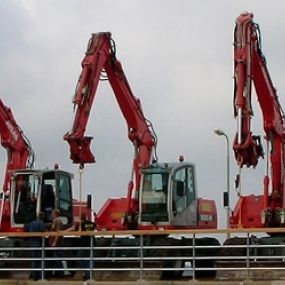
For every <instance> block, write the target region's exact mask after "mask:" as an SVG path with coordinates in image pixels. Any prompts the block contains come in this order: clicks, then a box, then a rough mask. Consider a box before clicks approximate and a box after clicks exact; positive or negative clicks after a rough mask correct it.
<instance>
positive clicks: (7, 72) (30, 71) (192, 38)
mask: <svg viewBox="0 0 285 285" xmlns="http://www.w3.org/2000/svg"><path fill="white" fill-rule="evenodd" d="M243 11H250V12H253V13H254V14H255V21H256V22H257V23H259V24H260V27H261V32H262V49H263V52H264V54H265V56H266V58H267V63H268V68H269V70H270V74H271V77H272V80H273V82H274V85H275V87H276V88H277V90H279V93H278V94H279V96H280V101H281V104H282V105H283V106H284V104H285V99H284V98H283V97H282V96H283V95H282V91H283V90H284V89H285V86H284V85H285V82H284V71H283V70H284V62H285V56H284V50H285V41H284V33H285V18H284V1H281V0H280V1H274V5H273V3H272V1H259V0H256V1H230V0H223V1H213V0H204V1H201V0H197V1H191V0H185V1H167V0H161V1H155V0H152V1H147V0H144V1H143V0H141V1H136V0H125V1H123V0H121V1H119V0H117V1H115V0H113V1H107V0H104V1H88V0H85V1H82V0H78V1H72V0H62V1H60V0H50V1H41V0H23V1H16V0H1V2H0V36H1V41H0V96H1V98H2V100H3V101H4V103H5V104H6V105H8V106H10V107H11V108H12V110H13V113H14V116H15V117H16V119H17V122H18V124H19V125H20V126H21V127H22V129H23V130H24V132H25V134H26V135H27V136H28V137H29V139H30V140H31V142H32V145H33V148H34V150H35V152H36V166H37V168H46V167H52V166H53V165H54V163H55V162H58V163H59V164H60V166H61V168H62V169H65V170H67V171H70V172H73V173H75V181H74V182H75V183H74V184H75V194H76V195H77V196H78V169H77V167H78V166H77V165H73V164H72V163H71V160H69V151H68V145H67V143H66V142H64V141H63V139H62V137H63V135H64V134H65V133H66V132H67V131H68V130H69V129H70V128H71V126H72V122H73V118H74V114H73V112H72V111H73V105H72V103H71V98H72V95H73V93H74V89H75V85H76V82H77V79H78V76H79V73H80V71H81V66H80V64H81V61H82V59H83V56H84V52H85V49H86V45H87V42H88V40H89V38H90V35H91V33H94V32H103V31H111V32H112V34H113V38H114V40H115V41H116V44H117V57H118V59H119V60H120V61H121V62H122V64H123V67H124V70H125V73H126V75H127V78H128V80H129V83H130V85H131V87H132V90H133V93H134V95H135V96H137V97H139V98H140V99H141V102H142V105H143V109H144V112H145V115H146V117H147V118H149V119H150V120H151V121H152V122H153V125H154V128H155V130H156V133H157V136H158V156H159V160H160V162H164V161H165V162H166V161H167V162H170V161H176V160H177V158H178V156H179V155H180V154H183V155H184V156H185V158H186V160H188V161H190V162H194V163H195V164H196V171H197V186H198V193H199V196H201V197H205V198H211V199H215V200H216V203H217V205H218V207H219V212H220V221H221V222H220V227H224V217H223V216H224V213H225V212H224V210H223V207H222V192H223V191H224V190H225V187H226V163H225V162H226V153H225V151H226V143H225V140H224V138H223V137H218V136H216V135H215V134H214V133H213V129H214V128H221V129H223V130H224V131H225V132H226V133H227V134H228V135H229V137H230V140H231V141H232V139H233V137H234V134H235V126H236V123H235V120H234V118H233V108H232V97H233V79H232V77H233V47H232V42H233V28H234V22H235V18H236V17H237V16H238V15H239V14H240V13H241V12H243ZM253 98H254V97H253ZM254 101H256V100H255V98H254ZM259 114H260V111H259V109H258V108H257V106H256V104H255V118H254V129H256V130H257V133H260V134H262V133H263V131H262V128H261V126H262V125H261V124H262V121H261V117H260V115H259ZM86 134H87V135H92V136H94V140H93V142H92V149H93V150H94V153H95V156H96V160H97V163H96V164H92V165H87V166H86V167H85V171H84V192H85V193H86V194H87V193H92V194H93V197H94V206H95V209H96V210H98V208H99V207H100V206H101V205H102V204H103V202H104V201H105V200H106V199H107V198H108V197H123V196H126V193H127V183H128V181H129V177H130V173H131V165H132V151H133V148H132V145H131V143H130V141H129V140H128V138H127V129H126V123H125V121H124V119H123V117H122V114H121V113H120V111H119V108H118V106H117V103H116V101H115V97H114V95H113V92H112V90H111V88H110V87H109V85H108V82H102V83H101V85H100V88H99V90H98V93H97V97H96V100H95V103H94V105H93V110H92V114H91V117H90V122H89V125H88V130H87V132H86ZM0 162H1V166H2V173H3V169H4V166H5V162H6V152H5V151H4V150H3V149H1V150H0ZM235 172H236V166H235V162H234V160H233V158H232V153H231V174H232V175H231V186H232V187H231V190H232V193H233V192H234V189H233V180H234V175H235ZM263 172H264V163H261V164H260V165H259V166H258V169H257V170H254V171H250V170H246V169H245V171H244V173H245V174H246V175H244V179H243V192H244V193H261V192H262V179H263ZM235 201H236V198H235V195H234V193H233V194H232V203H233V204H234V202H235Z"/></svg>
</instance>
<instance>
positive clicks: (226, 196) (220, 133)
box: [214, 129, 231, 238]
mask: <svg viewBox="0 0 285 285" xmlns="http://www.w3.org/2000/svg"><path fill="white" fill-rule="evenodd" d="M214 133H215V134H216V135H218V136H224V137H225V138H226V141H227V191H226V192H224V207H226V216H227V229H229V228H230V215H231V213H230V212H231V208H230V144H229V138H228V136H227V134H226V133H225V132H224V131H222V130H220V129H215V130H214ZM227 238H230V233H228V234H227Z"/></svg>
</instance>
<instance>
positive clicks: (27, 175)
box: [10, 169, 73, 228]
mask: <svg viewBox="0 0 285 285" xmlns="http://www.w3.org/2000/svg"><path fill="white" fill-rule="evenodd" d="M71 179H72V175H71V174H70V173H68V172H65V171H61V170H57V169H55V170H44V171H42V170H28V171H27V170H23V171H21V170H19V171H15V172H13V174H12V184H11V193H10V209H11V226H12V227H15V228H17V227H23V226H24V225H25V224H28V223H30V222H31V221H33V220H34V219H35V218H36V213H38V212H44V213H45V218H46V222H51V212H52V210H53V209H59V210H60V212H61V217H62V220H63V222H64V223H65V224H70V223H71V222H72V214H73V213H72V187H71Z"/></svg>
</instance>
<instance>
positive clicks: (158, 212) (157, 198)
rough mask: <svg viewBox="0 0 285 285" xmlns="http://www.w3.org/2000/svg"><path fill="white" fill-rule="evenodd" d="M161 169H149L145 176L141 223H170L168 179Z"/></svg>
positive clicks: (142, 186) (166, 173) (142, 191)
mask: <svg viewBox="0 0 285 285" xmlns="http://www.w3.org/2000/svg"><path fill="white" fill-rule="evenodd" d="M159 170H161V169H155V168H153V169H152V168H149V169H147V170H145V171H146V172H145V173H144V174H143V179H142V185H141V211H140V212H141V215H140V216H141V222H151V223H158V222H167V221H168V207H167V199H168V177H169V173H168V172H167V171H166V172H165V171H161V172H159Z"/></svg>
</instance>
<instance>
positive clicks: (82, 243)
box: [67, 214, 96, 280]
mask: <svg viewBox="0 0 285 285" xmlns="http://www.w3.org/2000/svg"><path fill="white" fill-rule="evenodd" d="M80 225H81V229H80ZM95 228H96V224H95V223H93V222H91V221H89V220H87V218H86V215H85V214H81V219H80V222H79V223H77V224H76V225H74V226H72V227H71V228H69V229H67V231H79V230H81V231H82V232H88V231H89V232H91V231H92V232H93V231H94V230H95ZM91 238H93V236H87V235H82V236H80V240H79V247H80V249H79V250H78V252H77V257H80V258H84V259H80V260H79V261H78V265H79V266H80V267H81V268H84V269H86V270H84V274H83V280H88V279H89V277H90V276H89V269H90V265H91V263H90V249H88V247H89V248H90V246H91V244H90V243H91ZM92 266H93V265H92Z"/></svg>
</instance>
